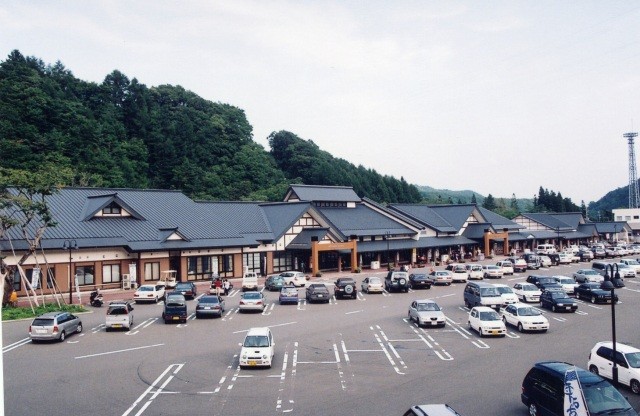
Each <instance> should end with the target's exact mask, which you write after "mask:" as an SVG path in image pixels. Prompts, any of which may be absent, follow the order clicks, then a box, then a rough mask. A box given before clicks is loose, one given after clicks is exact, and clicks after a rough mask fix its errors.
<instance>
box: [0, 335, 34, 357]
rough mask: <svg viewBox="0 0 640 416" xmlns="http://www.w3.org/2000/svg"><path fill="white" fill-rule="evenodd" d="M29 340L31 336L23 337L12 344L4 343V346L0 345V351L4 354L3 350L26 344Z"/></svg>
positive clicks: (7, 350)
mask: <svg viewBox="0 0 640 416" xmlns="http://www.w3.org/2000/svg"><path fill="white" fill-rule="evenodd" d="M30 342H31V338H23V339H21V340H20V341H16V342H14V343H13V344H9V345H5V346H4V347H2V353H3V354H4V353H5V352H9V351H11V350H14V349H16V348H18V347H22V346H23V345H26V344H28V343H30Z"/></svg>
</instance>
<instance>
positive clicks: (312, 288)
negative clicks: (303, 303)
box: [306, 283, 331, 303]
mask: <svg viewBox="0 0 640 416" xmlns="http://www.w3.org/2000/svg"><path fill="white" fill-rule="evenodd" d="M330 298H331V294H329V289H327V286H326V285H325V284H324V283H311V284H310V285H309V286H307V289H306V299H307V302H309V303H312V302H325V303H329V299H330Z"/></svg>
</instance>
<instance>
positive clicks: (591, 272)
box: [580, 270, 599, 275]
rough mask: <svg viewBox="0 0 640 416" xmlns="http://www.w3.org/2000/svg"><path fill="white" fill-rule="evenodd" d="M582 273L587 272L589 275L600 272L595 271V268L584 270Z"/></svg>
mask: <svg viewBox="0 0 640 416" xmlns="http://www.w3.org/2000/svg"><path fill="white" fill-rule="evenodd" d="M580 273H581V274H586V275H589V274H591V275H594V274H599V273H598V272H597V271H595V270H582V271H581V272H580Z"/></svg>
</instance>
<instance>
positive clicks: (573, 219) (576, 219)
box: [550, 212, 585, 230]
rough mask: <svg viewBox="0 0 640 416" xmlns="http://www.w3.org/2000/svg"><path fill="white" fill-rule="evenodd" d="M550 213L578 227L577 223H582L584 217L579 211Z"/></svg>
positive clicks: (574, 227) (573, 226) (571, 225)
mask: <svg viewBox="0 0 640 416" xmlns="http://www.w3.org/2000/svg"><path fill="white" fill-rule="evenodd" d="M550 215H551V216H552V217H554V218H556V219H558V220H560V221H562V222H564V223H566V224H568V225H569V226H570V227H572V228H573V229H574V230H576V229H578V225H580V224H584V223H585V221H584V217H583V216H582V213H581V212H553V213H550Z"/></svg>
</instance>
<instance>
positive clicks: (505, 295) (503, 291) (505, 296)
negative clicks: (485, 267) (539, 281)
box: [494, 283, 519, 305]
mask: <svg viewBox="0 0 640 416" xmlns="http://www.w3.org/2000/svg"><path fill="white" fill-rule="evenodd" d="M494 286H495V287H496V289H498V292H500V297H502V304H503V305H510V304H512V303H518V301H519V299H518V295H516V294H515V293H513V289H511V288H510V287H509V286H507V285H503V284H501V283H496V284H494Z"/></svg>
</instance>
